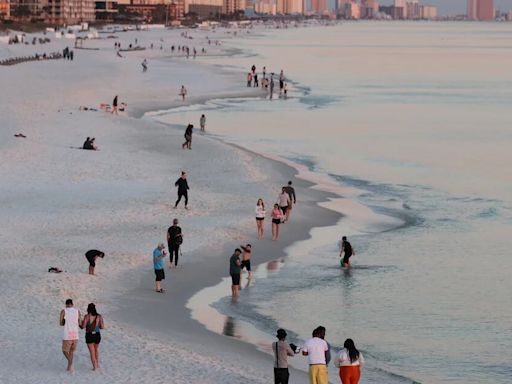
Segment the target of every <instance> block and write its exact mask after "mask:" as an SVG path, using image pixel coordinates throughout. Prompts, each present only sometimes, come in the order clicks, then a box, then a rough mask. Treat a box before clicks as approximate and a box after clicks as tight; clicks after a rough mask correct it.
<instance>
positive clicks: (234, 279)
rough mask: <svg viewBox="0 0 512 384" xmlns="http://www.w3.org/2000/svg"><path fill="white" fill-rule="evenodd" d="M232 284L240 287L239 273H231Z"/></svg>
mask: <svg viewBox="0 0 512 384" xmlns="http://www.w3.org/2000/svg"><path fill="white" fill-rule="evenodd" d="M231 284H232V285H240V274H239V273H231Z"/></svg>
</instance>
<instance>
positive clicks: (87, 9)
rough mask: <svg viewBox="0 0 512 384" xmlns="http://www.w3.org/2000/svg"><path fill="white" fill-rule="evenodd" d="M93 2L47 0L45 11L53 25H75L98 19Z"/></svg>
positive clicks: (82, 0)
mask: <svg viewBox="0 0 512 384" xmlns="http://www.w3.org/2000/svg"><path fill="white" fill-rule="evenodd" d="M94 8H95V3H94V1H93V0H47V4H46V6H45V10H46V13H47V21H48V22H49V23H51V24H74V23H82V22H90V21H94V20H95V19H96V16H95V9H94Z"/></svg>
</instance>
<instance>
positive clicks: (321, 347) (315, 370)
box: [302, 327, 329, 384]
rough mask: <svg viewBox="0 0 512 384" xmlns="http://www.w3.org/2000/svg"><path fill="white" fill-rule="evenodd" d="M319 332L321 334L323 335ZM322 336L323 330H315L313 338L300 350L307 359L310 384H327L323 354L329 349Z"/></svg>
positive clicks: (320, 328) (327, 377)
mask: <svg viewBox="0 0 512 384" xmlns="http://www.w3.org/2000/svg"><path fill="white" fill-rule="evenodd" d="M322 330H323V331H322ZM320 332H323V335H321V334H320ZM322 336H323V337H325V328H323V327H319V328H317V329H315V330H314V331H313V338H312V339H309V340H308V341H307V342H306V344H304V347H303V348H302V354H303V355H304V356H307V357H308V363H309V383H310V384H328V383H329V376H328V373H327V365H326V361H325V354H326V352H327V351H329V347H328V345H327V342H326V341H325V340H323V337H322Z"/></svg>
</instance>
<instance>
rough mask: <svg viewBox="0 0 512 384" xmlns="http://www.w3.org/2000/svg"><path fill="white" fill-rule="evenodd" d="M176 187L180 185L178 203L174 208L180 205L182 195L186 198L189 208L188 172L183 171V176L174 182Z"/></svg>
mask: <svg viewBox="0 0 512 384" xmlns="http://www.w3.org/2000/svg"><path fill="white" fill-rule="evenodd" d="M174 185H175V186H176V187H178V200H176V204H174V208H177V207H178V204H179V202H180V201H181V197H184V198H185V209H187V204H188V190H189V189H190V188H189V187H188V183H187V173H186V172H185V171H183V172H181V177H180V178H179V179H178V180H176V182H175V183H174Z"/></svg>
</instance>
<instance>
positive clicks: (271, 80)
mask: <svg viewBox="0 0 512 384" xmlns="http://www.w3.org/2000/svg"><path fill="white" fill-rule="evenodd" d="M273 75H274V74H272V75H270V100H272V97H273V96H274V76H273Z"/></svg>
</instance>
